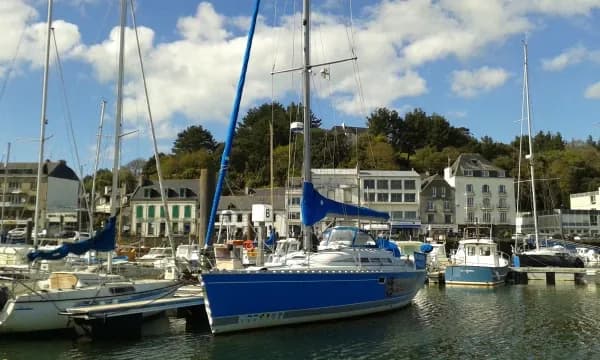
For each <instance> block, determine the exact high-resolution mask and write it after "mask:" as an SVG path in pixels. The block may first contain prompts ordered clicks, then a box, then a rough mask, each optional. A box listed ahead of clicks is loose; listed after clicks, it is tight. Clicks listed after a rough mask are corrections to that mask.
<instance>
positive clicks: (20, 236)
mask: <svg viewBox="0 0 600 360" xmlns="http://www.w3.org/2000/svg"><path fill="white" fill-rule="evenodd" d="M26 234H27V228H24V227H16V228H14V229H12V230H9V231H8V238H9V239H10V240H24V239H25V235H26Z"/></svg>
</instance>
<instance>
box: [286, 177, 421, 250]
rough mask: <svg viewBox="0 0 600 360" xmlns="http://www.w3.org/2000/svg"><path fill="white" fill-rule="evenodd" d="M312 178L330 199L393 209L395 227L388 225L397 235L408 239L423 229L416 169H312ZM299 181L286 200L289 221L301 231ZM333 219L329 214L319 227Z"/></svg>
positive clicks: (364, 223)
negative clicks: (328, 217)
mask: <svg viewBox="0 0 600 360" xmlns="http://www.w3.org/2000/svg"><path fill="white" fill-rule="evenodd" d="M312 182H313V184H314V186H315V188H316V189H317V190H318V191H319V193H321V195H323V196H326V197H327V198H329V199H333V200H335V201H338V202H343V203H348V204H353V205H359V206H365V207H368V208H371V209H374V210H377V211H382V212H387V213H389V214H390V221H389V224H390V226H391V229H389V228H386V229H387V230H391V232H392V235H393V236H396V237H398V238H403V239H406V238H411V237H415V236H418V234H419V232H420V228H421V219H420V217H419V201H420V200H419V197H420V195H419V193H420V189H421V177H420V176H419V174H418V173H417V172H416V171H414V170H408V171H402V170H399V171H392V170H357V169H312ZM296 185H298V186H296V187H293V188H292V189H290V190H289V191H288V193H287V194H286V201H287V202H288V205H289V222H288V225H289V226H290V228H291V230H293V231H294V232H298V233H299V231H300V198H301V195H302V194H301V188H300V186H299V181H298V183H297V184H296ZM332 220H333V219H327V218H326V219H325V220H324V222H322V224H321V229H317V231H320V230H322V229H323V227H325V226H327V225H326V224H327V223H328V222H330V221H332ZM335 221H336V224H357V223H360V226H364V227H366V228H371V229H377V228H382V229H383V226H384V224H377V223H374V222H373V221H372V220H368V219H355V218H352V217H348V218H336V219H335ZM385 226H387V225H385Z"/></svg>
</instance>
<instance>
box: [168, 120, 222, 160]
mask: <svg viewBox="0 0 600 360" xmlns="http://www.w3.org/2000/svg"><path fill="white" fill-rule="evenodd" d="M216 146H217V143H216V141H215V139H214V138H213V136H212V134H211V133H210V131H208V130H206V129H204V128H203V127H202V125H192V126H190V127H188V128H187V129H185V130H183V131H182V132H180V133H179V134H177V139H176V140H175V142H174V143H173V149H172V150H171V151H172V152H173V153H175V154H183V153H191V152H194V151H197V150H200V149H205V150H210V151H212V150H214V149H215V147H216Z"/></svg>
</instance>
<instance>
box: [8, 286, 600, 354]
mask: <svg viewBox="0 0 600 360" xmlns="http://www.w3.org/2000/svg"><path fill="white" fill-rule="evenodd" d="M599 293H600V288H596V286H593V285H590V286H574V285H557V286H546V285H542V284H540V285H531V284H530V285H513V286H504V287H501V288H497V289H471V288H458V287H446V288H437V287H426V288H424V289H423V290H421V291H420V292H419V294H418V295H417V297H416V298H415V300H414V302H413V304H412V305H411V306H409V307H407V308H405V309H402V310H399V311H395V312H393V313H389V314H384V315H374V316H368V317H362V318H358V319H353V320H345V321H336V322H326V323H321V324H310V325H301V326H294V327H285V328H273V329H268V330H260V331H253V332H246V333H238V334H233V335H223V336H218V337H213V336H211V335H210V334H208V333H206V332H200V333H198V332H196V333H190V332H186V330H185V321H184V320H181V319H175V318H166V317H165V318H161V319H157V320H155V321H154V322H153V323H152V324H148V326H147V327H146V328H145V329H144V335H143V336H142V338H141V339H139V340H128V341H84V340H21V339H18V340H16V339H2V338H0V359H103V360H104V359H134V358H141V359H166V360H174V359H369V360H370V359H598V358H600V341H599V339H598V337H599V335H600V306H599V297H600V294H599Z"/></svg>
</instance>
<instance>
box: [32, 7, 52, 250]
mask: <svg viewBox="0 0 600 360" xmlns="http://www.w3.org/2000/svg"><path fill="white" fill-rule="evenodd" d="M46 23H47V28H46V58H45V62H44V80H43V84H42V115H41V117H40V151H39V157H38V171H37V179H36V186H35V212H34V215H33V247H34V248H36V249H37V245H38V237H37V234H38V218H39V217H40V196H41V194H42V191H41V187H42V186H41V183H42V167H43V161H44V142H45V137H46V100H47V98H48V67H49V66H50V36H51V33H52V0H48V20H47V21H46Z"/></svg>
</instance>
